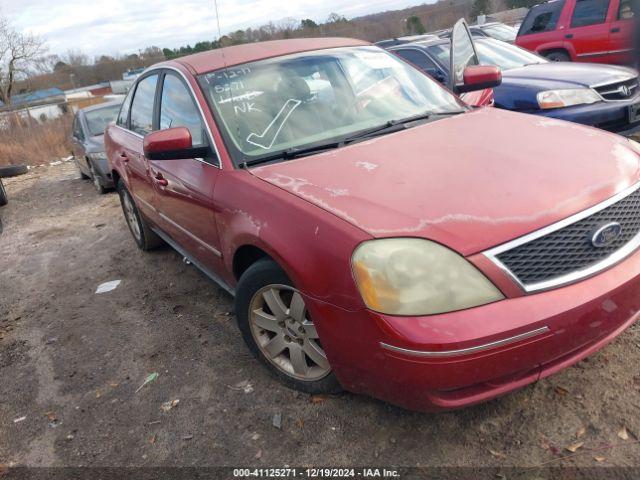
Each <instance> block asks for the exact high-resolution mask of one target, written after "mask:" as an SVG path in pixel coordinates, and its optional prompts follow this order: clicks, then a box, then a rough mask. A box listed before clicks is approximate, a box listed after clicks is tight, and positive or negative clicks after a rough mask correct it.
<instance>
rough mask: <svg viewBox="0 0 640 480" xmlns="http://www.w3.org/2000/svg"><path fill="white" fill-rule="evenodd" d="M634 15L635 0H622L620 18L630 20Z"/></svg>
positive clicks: (619, 10)
mask: <svg viewBox="0 0 640 480" xmlns="http://www.w3.org/2000/svg"><path fill="white" fill-rule="evenodd" d="M633 17H634V13H633V0H620V7H619V8H618V20H629V19H631V18H633Z"/></svg>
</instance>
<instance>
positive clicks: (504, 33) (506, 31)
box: [482, 25, 518, 42]
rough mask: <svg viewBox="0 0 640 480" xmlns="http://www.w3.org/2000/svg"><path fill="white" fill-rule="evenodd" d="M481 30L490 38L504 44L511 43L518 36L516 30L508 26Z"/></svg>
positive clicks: (495, 26)
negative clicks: (501, 41)
mask: <svg viewBox="0 0 640 480" xmlns="http://www.w3.org/2000/svg"><path fill="white" fill-rule="evenodd" d="M482 30H484V32H485V33H486V34H487V35H489V36H490V37H493V38H497V39H498V40H503V41H505V42H513V41H515V39H516V37H517V36H518V30H516V29H515V28H513V27H510V26H509V25H491V26H489V27H484V28H483V29H482Z"/></svg>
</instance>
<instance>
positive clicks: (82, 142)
mask: <svg viewBox="0 0 640 480" xmlns="http://www.w3.org/2000/svg"><path fill="white" fill-rule="evenodd" d="M121 104H122V102H121V101H116V102H107V103H101V104H99V105H92V106H90V107H86V108H83V109H81V110H78V112H77V113H76V116H75V118H74V119H73V134H72V139H71V141H72V145H73V157H74V159H75V162H76V165H78V169H79V170H80V175H81V176H82V178H90V179H91V180H93V184H94V185H95V187H96V190H98V193H105V192H107V191H108V190H109V189H111V188H113V187H114V185H113V179H112V178H111V172H110V171H109V167H108V165H107V156H106V155H105V152H104V140H103V137H104V129H105V128H106V127H107V125H108V124H109V123H111V122H113V121H115V119H116V117H117V116H118V112H119V111H120V105H121Z"/></svg>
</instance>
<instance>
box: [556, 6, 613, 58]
mask: <svg viewBox="0 0 640 480" xmlns="http://www.w3.org/2000/svg"><path fill="white" fill-rule="evenodd" d="M610 1H611V0H575V4H574V5H573V11H572V12H571V19H570V20H569V27H568V29H566V30H565V32H564V33H565V38H566V39H567V40H568V41H569V42H570V43H571V44H572V45H573V48H574V50H575V53H576V57H577V58H576V59H577V60H578V61H581V62H600V63H606V62H608V61H609V58H608V55H609V53H608V52H609V24H608V23H607V21H606V20H607V13H608V12H609V4H610Z"/></svg>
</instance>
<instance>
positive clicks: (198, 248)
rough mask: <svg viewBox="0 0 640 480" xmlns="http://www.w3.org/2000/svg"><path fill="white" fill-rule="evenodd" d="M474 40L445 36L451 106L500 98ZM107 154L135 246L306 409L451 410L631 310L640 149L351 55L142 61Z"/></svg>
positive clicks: (375, 56)
mask: <svg viewBox="0 0 640 480" xmlns="http://www.w3.org/2000/svg"><path fill="white" fill-rule="evenodd" d="M470 42H471V39H470V36H469V32H468V29H467V28H466V26H465V24H464V23H458V24H457V25H456V27H455V31H454V42H453V43H454V51H453V58H454V69H453V71H454V72H455V79H454V86H455V90H456V91H458V92H460V91H470V90H474V89H479V88H480V89H483V88H490V87H492V86H495V85H496V84H497V83H498V82H499V81H500V72H499V69H498V68H497V67H494V66H478V65H471V64H470V63H471V62H472V61H473V55H472V52H473V48H472V44H471V43H470ZM327 84H328V85H329V87H328V88H327V87H326V86H323V85H327ZM312 85H314V86H313V87H312ZM506 132H508V134H505V133H506ZM105 144H106V149H107V155H108V157H109V163H110V166H111V172H112V176H113V178H114V181H115V182H116V184H117V186H118V192H119V195H120V199H121V202H122V208H123V212H124V218H125V220H126V223H127V225H128V227H129V229H130V231H131V234H132V236H133V239H134V240H135V243H136V244H137V246H138V247H139V248H140V249H142V250H150V249H152V248H154V247H156V246H158V245H160V244H162V243H163V242H166V243H168V244H169V245H171V246H172V247H173V248H174V249H176V250H177V251H178V252H179V253H180V254H181V255H183V256H184V257H185V258H186V259H187V260H189V261H190V262H191V263H192V264H193V265H195V266H196V267H198V268H200V269H201V270H202V271H203V272H205V273H206V274H207V275H208V276H209V277H210V278H212V279H214V280H215V281H216V282H218V283H219V284H220V285H221V286H222V287H223V288H225V289H226V290H227V291H229V292H231V293H232V294H233V295H235V314H236V318H237V322H238V326H239V329H240V331H241V334H242V337H243V339H244V341H245V342H246V344H247V346H248V348H249V349H250V350H251V352H253V354H254V355H255V356H256V358H257V359H258V360H259V361H260V362H262V364H263V365H265V366H266V367H267V368H268V369H269V370H270V371H271V372H273V374H274V375H276V376H277V377H278V378H280V379H281V380H282V381H283V382H284V383H285V384H287V385H289V386H291V387H293V388H296V389H299V390H302V391H305V392H310V393H327V392H335V391H337V390H339V389H347V390H350V391H352V392H359V393H365V394H368V395H372V396H374V397H377V398H380V399H383V400H386V401H388V402H392V403H394V404H397V405H401V406H403V407H406V408H410V409H417V410H438V409H451V408H458V407H463V406H467V405H471V404H474V403H478V402H481V401H485V400H488V399H490V398H493V397H496V396H498V395H502V394H504V393H507V392H509V391H511V390H514V389H516V388H519V387H523V386H525V385H527V384H530V383H532V382H535V381H537V380H539V379H540V378H543V377H546V376H548V375H551V374H552V373H554V372H557V371H558V370H561V369H562V368H565V367H567V366H569V365H572V364H574V363H576V362H578V361H579V360H581V359H583V358H585V357H586V356H588V355H590V354H592V353H594V352H595V351H597V350H599V349H601V348H602V347H603V346H604V345H606V344H607V343H609V342H610V341H611V340H613V339H614V338H615V337H616V336H618V335H619V334H620V333H621V332H623V331H624V330H625V329H626V328H627V327H628V326H629V325H631V324H632V323H633V322H634V321H635V319H636V317H637V312H638V311H640V253H638V251H637V247H638V245H639V244H640V235H639V233H640V223H639V221H638V215H637V212H638V207H639V206H640V169H639V168H638V167H639V160H640V147H639V146H638V144H636V143H634V142H631V141H629V140H627V139H625V138H623V137H620V136H617V135H613V134H609V133H606V132H602V131H598V130H595V129H590V128H586V127H583V126H580V125H577V124H574V123H568V122H563V121H560V120H555V119H546V118H540V117H536V116H533V115H522V114H519V113H515V112H510V111H506V110H501V109H496V108H477V109H472V108H469V107H468V106H466V105H465V104H464V103H463V102H462V101H460V100H459V98H458V97H457V96H456V95H454V94H453V93H451V92H450V91H449V90H447V89H445V88H443V87H442V86H441V85H440V84H439V83H437V82H436V81H434V80H433V79H431V78H430V77H429V76H427V75H425V74H424V73H422V72H420V71H419V70H417V69H415V68H414V67H412V66H411V65H409V64H407V63H406V62H404V61H402V60H401V59H399V58H397V57H396V56H395V55H393V54H391V53H389V52H387V51H385V50H383V49H380V48H378V47H375V46H371V45H370V44H368V43H366V42H363V41H359V40H350V39H343V38H319V39H295V40H284V41H274V42H265V43H253V44H246V45H239V46H233V47H228V48H225V49H223V50H212V51H209V52H203V53H198V54H195V55H190V56H186V57H181V58H179V59H175V60H171V61H167V62H164V63H160V64H157V65H154V66H152V67H150V68H148V69H147V70H146V71H145V72H144V73H143V74H142V75H141V76H140V77H139V78H138V79H137V81H136V83H135V85H134V87H133V88H132V89H131V91H130V93H129V94H128V96H127V98H126V100H125V102H124V104H123V106H122V109H121V111H120V114H119V116H118V120H117V122H116V124H115V125H110V126H109V127H108V128H107V132H106V136H105Z"/></svg>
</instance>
